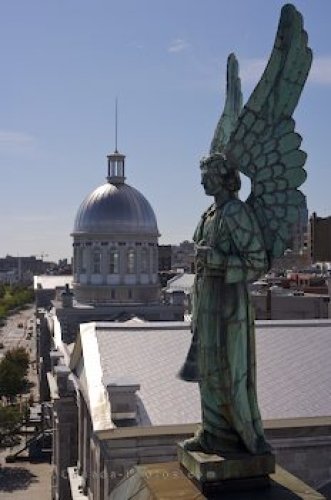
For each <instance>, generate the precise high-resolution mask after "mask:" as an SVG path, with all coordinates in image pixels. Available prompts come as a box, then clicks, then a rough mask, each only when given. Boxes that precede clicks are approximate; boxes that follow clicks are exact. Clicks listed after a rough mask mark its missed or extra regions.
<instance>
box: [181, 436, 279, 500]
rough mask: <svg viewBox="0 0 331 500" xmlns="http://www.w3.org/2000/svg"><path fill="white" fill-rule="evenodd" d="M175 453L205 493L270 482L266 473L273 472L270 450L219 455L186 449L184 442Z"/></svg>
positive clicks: (273, 462)
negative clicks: (256, 452) (267, 451)
mask: <svg viewBox="0 0 331 500" xmlns="http://www.w3.org/2000/svg"><path fill="white" fill-rule="evenodd" d="M177 455H178V461H179V463H180V464H181V466H182V467H183V468H184V470H186V473H187V475H188V477H189V478H191V479H193V481H194V482H195V483H196V484H197V486H198V487H199V489H200V490H201V491H202V492H203V493H207V494H212V493H213V492H214V491H221V490H227V491H229V490H242V489H245V490H248V489H256V488H265V487H266V486H268V485H269V474H272V473H274V472H275V456H274V455H273V454H272V453H265V454H263V455H250V454H248V453H247V454H246V453H245V454H231V455H230V454H228V455H224V456H219V455H211V454H206V453H202V452H197V451H187V450H185V449H184V446H183V443H179V444H178V446H177Z"/></svg>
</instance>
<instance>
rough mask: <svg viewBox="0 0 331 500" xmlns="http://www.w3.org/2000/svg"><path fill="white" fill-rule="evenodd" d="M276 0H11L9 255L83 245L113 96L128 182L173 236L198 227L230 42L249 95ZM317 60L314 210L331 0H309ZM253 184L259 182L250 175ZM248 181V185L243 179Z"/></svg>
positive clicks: (108, 139)
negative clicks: (75, 237) (81, 226)
mask: <svg viewBox="0 0 331 500" xmlns="http://www.w3.org/2000/svg"><path fill="white" fill-rule="evenodd" d="M283 3H284V2H282V1H278V0H268V1H266V0H231V1H229V0H167V1H166V0H139V1H138V0H117V1H115V0H94V1H92V0H56V1H55V0H53V1H51V0H48V1H45V0H29V1H28V2H27V1H26V0H10V1H3V2H1V4H0V64H1V77H0V110H1V112H0V168H1V180H2V182H1V196H0V256H3V255H5V254H7V253H9V254H12V255H17V254H20V255H31V254H35V255H39V254H41V253H42V252H43V253H47V254H49V257H50V258H52V259H57V258H61V257H71V253H72V252H71V238H70V232H71V230H72V226H73V221H74V217H75V213H76V211H77V209H78V206H79V204H80V202H81V201H82V199H83V198H84V197H85V196H86V195H87V194H88V193H89V192H90V191H92V190H93V189H94V188H95V187H97V186H98V185H100V184H102V183H103V182H104V178H105V175H106V155H107V154H108V153H109V152H112V151H113V149H114V102H115V98H116V96H117V97H118V100H119V139H118V146H119V149H120V151H121V152H123V153H125V154H126V155H127V163H126V174H127V182H128V183H129V184H131V185H133V186H135V187H136V188H137V189H139V190H140V191H141V192H142V193H143V194H144V195H145V196H146V198H147V199H148V200H149V201H150V203H151V205H152V206H153V208H154V210H155V213H156V216H157V219H158V225H159V230H160V232H161V234H162V237H161V239H160V242H161V243H176V242H180V241H182V240H183V239H189V238H191V235H192V233H193V231H194V228H195V225H196V223H197V221H198V219H199V216H200V214H201V212H202V210H204V208H205V207H206V206H208V204H210V202H211V201H212V200H211V199H210V198H207V197H206V196H205V195H204V193H203V190H202V188H201V186H200V177H199V159H200V158H201V156H203V155H205V154H206V153H207V152H208V149H209V145H210V141H211V138H212V134H213V131H214V128H215V125H216V122H217V120H218V117H219V114H220V112H221V108H222V105H223V98H224V82H225V66H226V59H227V56H228V54H229V53H230V52H232V51H234V52H235V53H236V55H237V57H238V59H239V63H240V67H241V75H242V80H243V93H244V101H246V100H247V99H248V97H249V95H250V92H251V91H252V89H253V88H254V85H255V84H256V83H257V81H258V80H259V77H260V75H261V73H262V71H263V68H264V65H265V63H266V61H267V58H268V56H269V53H270V51H271V48H272V45H273V41H274V36H275V32H276V28H277V24H278V19H279V13H280V8H281V6H282V5H283ZM293 3H294V4H295V5H296V7H297V8H298V9H299V10H300V11H301V12H302V14H303V16H304V19H305V27H306V29H307V31H308V34H309V41H310V46H311V47H312V49H313V51H314V63H313V68H312V71H311V75H310V78H309V81H308V83H307V85H306V87H305V89H304V92H303V95H302V98H301V101H300V103H299V107H298V109H297V111H296V114H295V118H296V122H297V131H298V132H299V133H300V134H301V135H303V138H304V141H303V145H302V147H303V149H305V150H306V151H307V153H308V155H309V156H308V161H307V164H306V167H307V170H308V180H307V181H306V183H305V184H304V187H303V191H304V192H305V194H306V195H307V200H308V208H309V211H310V212H312V211H316V212H317V213H318V215H320V216H326V215H330V214H331V196H330V186H331V165H330V158H329V157H330V153H329V144H330V140H331V139H330V137H331V136H330V117H331V39H330V37H331V34H330V19H331V2H328V1H327V0H314V1H313V0H301V1H299V0H297V1H295V2H293ZM245 186H246V188H245V187H244V190H243V191H244V192H243V193H242V197H243V198H244V197H245V196H246V195H247V185H245ZM245 189H246V192H245Z"/></svg>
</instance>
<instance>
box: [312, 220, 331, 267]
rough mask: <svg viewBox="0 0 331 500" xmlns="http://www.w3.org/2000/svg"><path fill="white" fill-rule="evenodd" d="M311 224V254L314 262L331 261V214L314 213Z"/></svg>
mask: <svg viewBox="0 0 331 500" xmlns="http://www.w3.org/2000/svg"><path fill="white" fill-rule="evenodd" d="M309 225H310V231H309V233H310V255H311V260H312V262H319V261H322V262H329V261H331V216H329V217H318V216H317V215H316V212H314V213H313V214H312V216H311V217H310V221H309Z"/></svg>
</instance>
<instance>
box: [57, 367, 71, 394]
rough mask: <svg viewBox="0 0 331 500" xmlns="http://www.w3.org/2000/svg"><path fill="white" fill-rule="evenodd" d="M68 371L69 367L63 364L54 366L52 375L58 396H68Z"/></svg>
mask: <svg viewBox="0 0 331 500" xmlns="http://www.w3.org/2000/svg"><path fill="white" fill-rule="evenodd" d="M70 373H71V371H70V368H68V367H67V366H65V365H57V366H55V367H54V375H55V379H56V382H57V389H58V394H59V396H60V397H62V396H68V377H69V375H70Z"/></svg>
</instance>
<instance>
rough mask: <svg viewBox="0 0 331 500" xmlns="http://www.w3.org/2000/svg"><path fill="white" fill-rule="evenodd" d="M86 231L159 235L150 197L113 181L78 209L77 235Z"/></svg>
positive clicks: (94, 193) (92, 232) (75, 229)
mask: <svg viewBox="0 0 331 500" xmlns="http://www.w3.org/2000/svg"><path fill="white" fill-rule="evenodd" d="M86 233H88V234H139V235H148V236H159V232H158V228H157V222H156V217H155V214H154V211H153V209H152V207H151V206H150V204H149V203H148V201H147V200H146V198H145V197H144V196H143V195H142V194H141V193H139V191H137V190H136V189H135V188H133V187H131V186H129V185H128V184H124V183H123V184H117V185H114V184H111V183H109V182H107V183H106V184H103V185H102V186H100V187H98V188H97V189H95V190H94V191H93V192H92V193H91V194H89V195H88V196H87V197H86V198H85V200H84V201H83V203H82V204H81V206H80V207H79V209H78V212H77V215H76V219H75V224H74V230H73V235H76V234H86Z"/></svg>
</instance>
